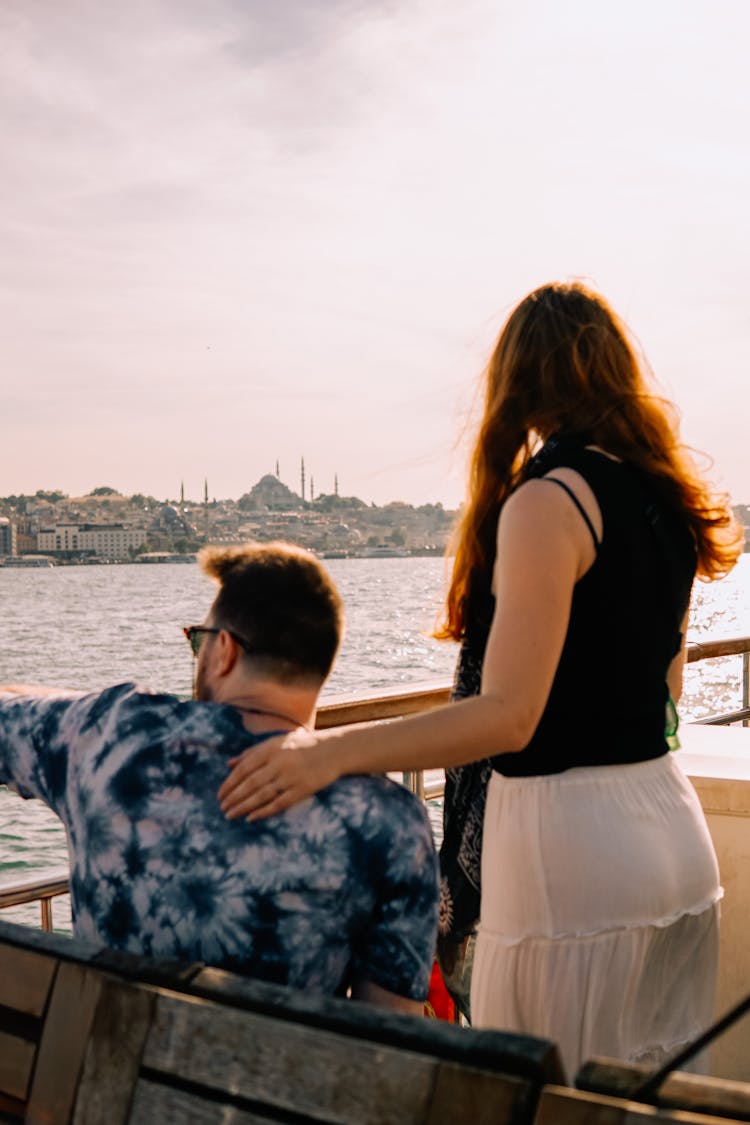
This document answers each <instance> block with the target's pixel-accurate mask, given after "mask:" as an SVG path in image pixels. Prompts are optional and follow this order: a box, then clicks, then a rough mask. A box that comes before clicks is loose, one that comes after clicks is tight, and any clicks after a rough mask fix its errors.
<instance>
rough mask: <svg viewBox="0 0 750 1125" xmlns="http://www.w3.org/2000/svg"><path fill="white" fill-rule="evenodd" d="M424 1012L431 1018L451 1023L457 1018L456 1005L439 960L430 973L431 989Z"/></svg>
mask: <svg viewBox="0 0 750 1125" xmlns="http://www.w3.org/2000/svg"><path fill="white" fill-rule="evenodd" d="M424 1014H425V1015H426V1016H429V1017H430V1018H431V1019H437V1020H448V1021H449V1022H450V1023H453V1021H454V1020H455V1018H456V1005H455V1004H454V1003H453V1001H452V1000H451V998H450V996H449V994H448V989H447V988H446V987H445V982H444V981H443V974H442V973H441V972H440V966H439V965H438V963H437V961H435V962H434V963H433V966H432V973H431V974H430V990H429V992H428V993H427V1000H426V1001H425V1006H424Z"/></svg>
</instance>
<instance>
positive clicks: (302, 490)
mask: <svg viewBox="0 0 750 1125" xmlns="http://www.w3.org/2000/svg"><path fill="white" fill-rule="evenodd" d="M299 477H300V490H299V494H300V496H301V497H302V499H303V500H304V499H305V458H304V457H303V458H302V462H301V465H300V474H299Z"/></svg>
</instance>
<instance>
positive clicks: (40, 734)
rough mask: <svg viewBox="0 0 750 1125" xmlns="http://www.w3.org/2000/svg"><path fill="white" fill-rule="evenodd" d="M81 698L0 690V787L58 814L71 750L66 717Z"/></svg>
mask: <svg viewBox="0 0 750 1125" xmlns="http://www.w3.org/2000/svg"><path fill="white" fill-rule="evenodd" d="M81 694H82V693H80V692H77V693H69V692H65V691H63V690H62V689H60V688H49V687H47V688H41V689H37V688H32V687H30V686H28V685H26V684H7V685H6V684H4V685H2V687H0V783H3V784H5V785H8V786H9V787H10V788H11V789H15V790H16V792H17V793H18V794H19V795H20V796H21V797H38V798H40V799H41V800H42V801H44V802H45V803H46V804H48V805H49V806H50V807H51V808H52V809H54V810H55V811H57V804H58V801H59V799H60V798H61V797H62V793H63V791H64V782H65V775H66V773H67V761H68V751H69V748H70V734H71V730H70V725H69V723H67V722H66V719H67V716H68V715H69V713H70V708H71V706H73V705H74V704H75V702H76V701H77V700H78V699H80V697H81ZM63 727H65V729H64V730H63Z"/></svg>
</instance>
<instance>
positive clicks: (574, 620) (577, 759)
mask: <svg viewBox="0 0 750 1125" xmlns="http://www.w3.org/2000/svg"><path fill="white" fill-rule="evenodd" d="M563 466H564V467H566V468H570V469H574V470H575V471H576V472H578V473H580V475H581V476H582V477H583V478H584V480H586V482H587V483H588V485H589V486H590V488H591V490H592V492H593V493H594V495H595V496H596V499H597V501H598V504H599V507H600V509H601V513H602V520H603V534H602V538H601V542H600V544H599V546H598V549H597V555H596V560H595V562H594V563H593V565H592V566H591V568H590V570H589V571H588V572H587V573H586V574H585V575H584V576H583V578H581V579H580V581H579V582H578V583H577V584H576V586H575V589H574V593H573V600H572V605H571V612H570V621H569V625H568V631H567V635H566V638H565V643H564V646H563V650H562V654H561V656H560V662H559V664H558V668H557V672H556V674H555V678H554V681H553V684H552V689H551V691H550V695H549V698H548V700H547V704H546V706H545V709H544V712H543V714H542V717H541V720H540V722H539V725H538V726H537V729H536V731H535V732H534V735H533V737H532V739H531V741H530V742H529V744H528V746H526V748H525V749H524V750H522V751H520V752H519V753H514V754H500V755H497V756H496V757H494V758H492V759H491V762H492V766H493V768H494V769H496V770H497V771H498V772H500V773H502V774H505V775H507V776H511V777H528V776H535V775H539V774H551V773H561V772H562V771H563V770H567V769H570V768H572V767H574V766H601V765H611V764H621V763H627V762H640V761H646V760H647V759H649V758H656V757H659V756H660V755H661V754H664V753H666V751H667V743H666V740H665V733H664V732H665V717H666V704H667V699H668V689H667V684H666V675H667V670H668V668H669V665H670V663H671V661H672V659H673V657H674V656H675V655H676V654H677V652H678V651H679V648H680V644H681V641H682V637H681V632H680V627H681V623H682V620H683V617H684V614H685V611H686V609H687V606H688V602H689V598H690V589H691V586H692V583H693V578H694V576H695V569H696V549H695V543H694V540H693V536H692V533H691V532H690V529H689V528H688V525H687V522H686V520H685V518H684V516H683V514H682V513H681V512H677V511H675V510H674V509H672V508H670V507H669V506H668V505H667V504H665V503H664V502H663V501H662V500H661V499H660V497H659V495H658V493H657V491H656V488H655V486H654V484H653V482H652V480H651V478H649V477H648V476H647V475H645V474H643V473H642V472H640V471H638V470H636V469H635V468H633V467H632V466H630V465H628V464H625V463H623V462H621V461H614V460H612V458H610V457H607V456H605V455H604V454H601V453H597V452H596V451H594V450H592V449H587V448H586V447H585V445H584V443H583V441H581V440H576V439H570V438H561V437H556V438H552V439H550V441H549V442H547V444H546V445H545V446H544V448H543V449H542V450H541V452H540V453H539V454H538V455H537V456H536V457H535V458H534V459H533V461H532V462H531V463H530V465H529V467H528V469H527V472H526V479H531V478H534V477H541V476H544V475H546V474H547V473H548V472H550V471H551V470H552V469H554V468H558V467H563ZM550 487H557V486H555V485H552V484H550ZM571 503H572V501H571ZM550 565H554V562H553V560H550ZM489 583H490V577H489V575H487V576H485V577H484V578H483V590H482V586H480V592H479V597H478V603H477V608H478V613H477V619H476V628H475V629H472V628H470V629H469V630H468V633H467V637H466V641H465V643H464V646H463V651H462V654H461V658H460V661H459V669H458V677H457V678H458V683H457V685H456V688H457V690H456V692H455V694H456V696H460V695H461V694H463V693H462V692H461V690H460V687H461V684H460V680H461V668H462V667H464V668H465V669H466V671H467V672H472V673H473V675H472V677H471V678H472V679H473V680H474V684H473V685H472V686H473V687H474V689H475V691H476V690H478V685H477V684H476V679H477V671H478V670H479V668H481V662H482V659H483V656H484V648H485V646H486V643H487V635H488V630H489V623H490V621H491V618H492V609H493V608H494V599H493V597H492V594H491V593H490V590H489ZM482 605H483V607H484V608H483V609H482ZM480 650H481V651H480ZM466 686H468V685H466ZM466 694H472V692H467V693H466Z"/></svg>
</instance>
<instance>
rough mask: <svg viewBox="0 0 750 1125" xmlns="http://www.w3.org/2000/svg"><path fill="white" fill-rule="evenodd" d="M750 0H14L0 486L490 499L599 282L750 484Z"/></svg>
mask: <svg viewBox="0 0 750 1125" xmlns="http://www.w3.org/2000/svg"><path fill="white" fill-rule="evenodd" d="M749 41H750V3H748V2H747V0H628V2H627V3H624V2H620V3H617V2H616V0H606V2H602V0H566V2H565V3H562V2H560V0H534V2H532V3H518V0H514V2H513V3H511V2H507V0H361V2H359V3H358V2H354V0H128V2H127V3H123V2H122V0H117V2H115V0H2V4H0V136H2V155H1V156H0V231H1V232H2V237H1V240H0V300H1V302H2V321H1V322H0V349H1V351H0V355H1V357H2V377H1V379H0V418H1V419H2V432H1V435H0V495H6V494H8V493H11V492H17V491H35V490H36V489H37V488H52V487H60V488H62V489H63V490H64V491H66V492H68V493H70V494H71V495H74V494H79V493H81V492H86V491H89V490H90V489H91V488H93V487H95V486H97V485H103V484H107V485H111V486H113V487H115V488H118V489H120V490H121V491H123V492H126V493H129V492H134V491H143V492H150V493H154V494H155V495H157V496H158V497H166V496H171V497H174V496H176V495H177V493H178V490H179V482H180V481H181V480H184V482H185V488H186V493H187V495H188V496H190V497H195V498H198V497H199V496H200V495H201V494H202V489H203V478H204V477H207V478H208V482H209V491H210V493H211V495H212V496H216V497H227V496H234V497H236V496H239V495H240V494H241V493H242V492H244V491H246V490H247V489H248V488H249V487H251V486H252V484H254V483H255V481H256V480H257V479H258V477H260V476H261V475H262V474H263V473H266V472H269V471H271V472H272V471H274V469H275V465H276V461H277V460H278V461H279V463H280V469H281V477H282V479H283V480H285V481H286V482H287V483H288V484H290V485H292V486H297V484H298V481H299V461H300V456H301V455H304V457H305V462H306V468H307V474H308V481H309V476H310V474H312V476H313V477H314V481H315V489H316V491H318V492H330V491H332V490H333V480H334V473H338V477H339V484H340V490H341V491H342V492H343V493H344V494H347V495H349V494H355V495H359V496H361V497H362V498H363V499H365V500H368V501H369V500H374V501H375V502H376V503H383V502H386V501H388V500H392V499H404V500H408V501H411V502H413V503H422V502H425V501H437V500H440V501H442V502H443V503H446V504H450V505H451V506H453V505H454V504H456V503H457V502H458V501H459V499H460V498H461V496H462V494H463V472H464V463H465V455H464V451H463V449H462V448H461V447H457V445H456V442H457V439H458V438H459V436H460V432H461V428H462V426H463V425H464V424H465V420H466V415H467V410H468V409H469V407H470V406H471V403H472V397H473V394H474V388H475V386H476V381H477V378H478V376H479V374H480V372H481V369H482V366H483V364H484V362H485V360H486V358H487V356H488V354H489V352H490V350H491V347H492V344H493V342H494V339H495V337H496V335H497V332H498V330H499V328H500V326H501V324H502V321H503V319H504V316H505V315H506V313H507V311H508V309H509V308H510V307H511V306H512V305H513V304H515V303H516V301H517V300H518V299H520V298H521V297H522V296H523V295H524V293H525V292H527V291H528V290H529V289H530V288H532V287H533V286H535V285H537V284H540V283H541V282H544V281H547V280H550V279H552V278H555V277H562V276H571V275H574V276H582V277H586V278H588V279H589V280H591V281H592V282H593V283H594V284H595V285H597V286H598V287H599V288H600V289H601V290H602V291H603V292H604V293H605V295H606V296H607V297H608V298H609V299H610V300H611V301H612V303H613V304H614V305H615V307H616V308H617V309H618V310H619V311H620V312H621V313H622V314H623V315H624V316H625V318H626V319H627V321H628V322H629V323H630V325H631V327H632V328H633V330H634V331H635V333H636V334H637V336H638V337H639V339H640V341H641V343H642V345H643V347H644V349H645V351H646V354H647V355H648V357H649V359H650V362H651V366H652V367H653V369H654V371H655V372H656V374H657V376H658V378H659V380H660V382H661V384H662V386H663V387H664V388H665V390H666V392H667V393H668V394H669V395H670V396H672V397H674V398H675V399H676V400H677V402H678V404H679V406H680V407H681V410H682V414H683V433H684V436H685V438H686V440H688V441H689V442H690V443H691V444H693V445H695V446H697V447H698V448H700V449H703V450H706V451H707V452H708V453H710V454H711V455H712V456H713V459H714V462H715V465H714V469H713V476H714V479H716V480H717V481H719V482H720V483H722V484H723V485H724V486H725V487H728V488H729V489H730V490H731V491H732V493H733V496H734V499H735V500H738V501H740V500H744V501H748V502H750V480H749V479H748V471H747V468H746V466H747V463H748V458H747V457H746V456H745V446H746V444H747V438H746V436H745V434H746V431H747V429H748V426H749V425H750V419H749V418H748V399H749V396H748V391H747V389H746V388H747V384H748V380H749V379H750V276H749V274H750V218H749V217H748V216H749V213H750V206H749V203H750V147H749V145H748V138H749V137H750V69H749V68H748V66H747V45H748V42H749Z"/></svg>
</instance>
